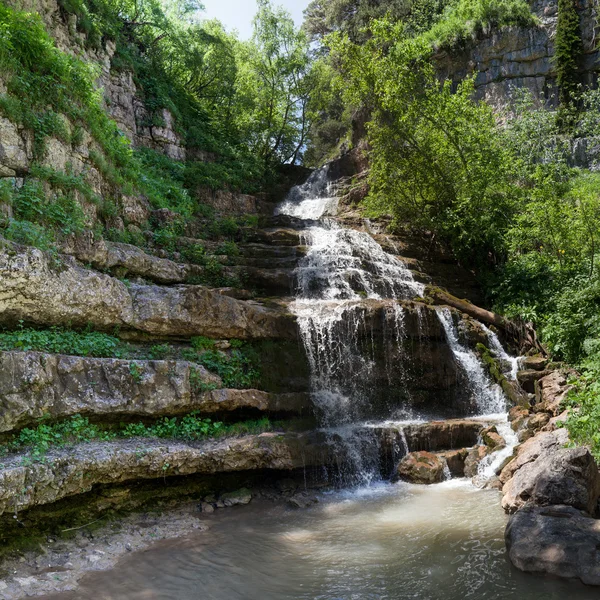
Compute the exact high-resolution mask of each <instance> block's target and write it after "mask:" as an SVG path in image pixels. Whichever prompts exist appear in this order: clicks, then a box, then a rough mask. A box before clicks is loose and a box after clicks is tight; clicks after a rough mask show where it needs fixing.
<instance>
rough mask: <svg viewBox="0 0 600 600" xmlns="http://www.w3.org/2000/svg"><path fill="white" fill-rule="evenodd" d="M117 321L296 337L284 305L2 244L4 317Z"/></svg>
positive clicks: (78, 323) (191, 331)
mask: <svg viewBox="0 0 600 600" xmlns="http://www.w3.org/2000/svg"><path fill="white" fill-rule="evenodd" d="M19 320H22V321H24V322H26V323H31V324H37V325H46V326H48V325H58V326H74V327H87V326H92V327H93V328H94V329H97V330H101V331H107V330H108V331H113V330H114V329H115V328H118V329H120V330H121V331H126V332H129V333H130V334H131V335H138V336H144V335H145V336H151V337H177V338H187V337H191V336H195V335H204V336H207V337H212V338H216V339H231V338H238V339H295V338H296V337H297V327H296V324H295V319H294V317H293V316H292V315H290V314H289V313H287V312H286V311H285V310H284V309H283V308H282V307H280V306H277V305H275V304H273V303H271V304H270V306H269V307H267V306H265V305H262V304H260V303H258V302H246V301H240V300H236V299H234V298H230V297H228V296H226V295H223V294H221V293H219V291H218V290H211V289H209V288H206V287H203V286H183V285H180V286H174V287H164V286H156V285H133V284H130V285H127V284H126V283H124V282H122V281H120V280H119V279H117V278H115V277H111V276H109V275H104V274H101V273H98V272H96V271H93V270H90V269H85V268H82V267H80V266H78V265H77V264H76V263H75V261H74V260H73V259H72V258H69V257H64V258H59V259H58V260H57V259H56V258H54V257H51V256H48V255H47V254H45V253H43V252H41V251H40V250H38V249H36V248H29V247H24V246H20V245H18V244H13V243H11V242H7V241H6V240H4V241H3V243H2V245H1V247H0V324H2V325H5V326H9V327H10V326H14V324H15V323H17V322H18V321H19Z"/></svg>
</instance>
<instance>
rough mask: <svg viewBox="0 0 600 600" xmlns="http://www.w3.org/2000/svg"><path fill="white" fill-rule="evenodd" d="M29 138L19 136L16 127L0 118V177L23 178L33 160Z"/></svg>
mask: <svg viewBox="0 0 600 600" xmlns="http://www.w3.org/2000/svg"><path fill="white" fill-rule="evenodd" d="M32 149H33V146H32V144H31V140H30V139H29V137H27V136H24V135H21V133H20V132H19V129H18V128H17V126H16V125H15V124H14V123H12V122H11V121H9V120H8V119H5V118H4V117H0V177H15V176H23V175H25V174H26V173H27V171H28V170H29V164H30V161H31V160H32V159H33V152H32Z"/></svg>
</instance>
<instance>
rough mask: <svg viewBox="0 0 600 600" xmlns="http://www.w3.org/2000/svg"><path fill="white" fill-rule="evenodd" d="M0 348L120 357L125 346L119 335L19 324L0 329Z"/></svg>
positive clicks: (98, 356)
mask: <svg viewBox="0 0 600 600" xmlns="http://www.w3.org/2000/svg"><path fill="white" fill-rule="evenodd" d="M0 350H3V351H6V350H21V351H24V352H28V351H30V350H35V351H38V352H49V353H52V354H71V355H75V356H91V357H96V358H120V357H121V356H122V355H123V353H124V345H123V343H122V342H121V341H120V340H119V339H118V338H116V337H114V336H112V335H108V334H106V333H98V332H95V331H83V332H77V331H71V330H68V329H60V328H58V327H53V328H51V329H42V330H37V329H30V328H26V327H23V326H21V327H20V328H19V329H17V330H16V331H4V332H0Z"/></svg>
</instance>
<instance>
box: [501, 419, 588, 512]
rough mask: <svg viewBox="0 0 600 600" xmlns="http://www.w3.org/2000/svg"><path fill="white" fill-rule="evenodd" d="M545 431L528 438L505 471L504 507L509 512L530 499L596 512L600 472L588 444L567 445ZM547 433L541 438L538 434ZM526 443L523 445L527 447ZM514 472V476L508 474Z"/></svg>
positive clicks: (502, 476)
mask: <svg viewBox="0 0 600 600" xmlns="http://www.w3.org/2000/svg"><path fill="white" fill-rule="evenodd" d="M561 431H562V430H557V431H555V432H551V433H541V434H538V435H537V436H535V437H534V438H531V439H530V440H528V441H527V442H526V443H525V444H523V447H525V446H529V447H528V448H525V450H521V451H520V452H519V453H518V455H517V458H516V459H514V460H513V461H512V462H511V463H510V464H509V465H507V466H506V467H505V469H504V470H503V471H502V474H501V476H500V479H501V480H502V481H503V482H504V487H503V489H502V493H503V494H504V495H503V498H502V507H503V508H504V510H506V511H507V512H509V513H513V512H515V511H516V510H518V509H519V508H522V507H523V506H524V505H525V504H526V503H531V504H534V505H536V506H547V505H551V504H565V505H568V506H572V507H574V508H577V509H579V510H585V511H587V512H588V513H590V514H593V513H594V512H595V510H596V503H597V502H598V497H600V475H599V474H598V468H597V467H596V463H595V461H594V459H593V457H592V455H591V454H590V452H589V450H588V449H587V448H564V447H562V444H560V443H558V440H560V439H564V434H563V435H562V436H557V435H556V434H558V433H561ZM539 437H543V440H542V441H541V442H540V441H538V440H537V438H539ZM523 447H522V448H523ZM511 471H512V472H513V473H514V474H513V475H512V478H510V477H508V476H507V474H508V473H510V472H511Z"/></svg>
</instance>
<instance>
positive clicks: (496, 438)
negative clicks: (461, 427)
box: [481, 425, 506, 451]
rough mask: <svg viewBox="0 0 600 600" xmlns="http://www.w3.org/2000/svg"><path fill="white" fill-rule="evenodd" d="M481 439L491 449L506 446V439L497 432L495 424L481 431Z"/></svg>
mask: <svg viewBox="0 0 600 600" xmlns="http://www.w3.org/2000/svg"><path fill="white" fill-rule="evenodd" d="M481 439H482V440H483V443H484V444H485V445H486V446H488V447H489V448H490V449H491V450H494V451H495V450H500V448H504V447H505V446H506V441H505V440H504V438H503V437H502V436H501V435H500V434H499V433H498V429H497V427H496V426H495V425H492V426H491V427H486V428H485V429H484V430H483V431H482V432H481Z"/></svg>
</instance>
